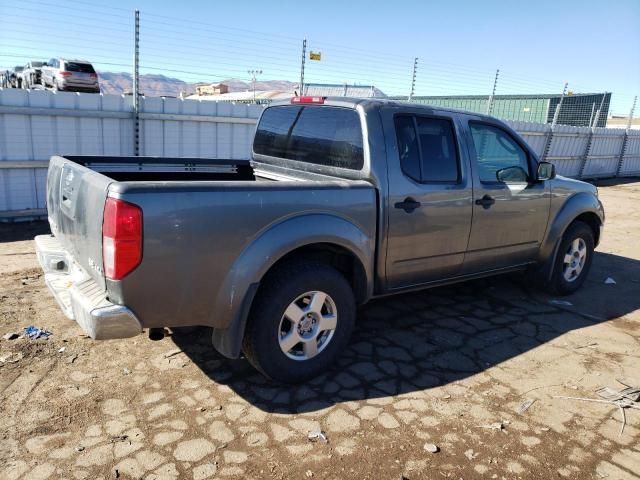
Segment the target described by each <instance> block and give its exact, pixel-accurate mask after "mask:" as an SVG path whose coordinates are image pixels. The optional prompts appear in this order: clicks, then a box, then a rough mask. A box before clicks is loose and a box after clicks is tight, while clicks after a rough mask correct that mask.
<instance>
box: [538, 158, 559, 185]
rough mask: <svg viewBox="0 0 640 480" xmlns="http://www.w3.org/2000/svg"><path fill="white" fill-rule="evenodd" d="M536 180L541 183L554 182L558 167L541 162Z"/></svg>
mask: <svg viewBox="0 0 640 480" xmlns="http://www.w3.org/2000/svg"><path fill="white" fill-rule="evenodd" d="M536 177H537V178H536V179H537V180H539V181H544V180H553V179H554V178H555V177H556V166H555V165H554V164H553V163H549V162H540V163H539V164H538V172H537V175H536Z"/></svg>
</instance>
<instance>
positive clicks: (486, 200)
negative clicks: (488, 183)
mask: <svg viewBox="0 0 640 480" xmlns="http://www.w3.org/2000/svg"><path fill="white" fill-rule="evenodd" d="M494 203H496V201H495V200H494V198H493V197H490V196H489V195H485V196H484V197H482V198H479V199H478V200H476V205H482V208H484V209H485V210H486V209H488V208H490V207H491V205H493V204H494Z"/></svg>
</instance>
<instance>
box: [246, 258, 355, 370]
mask: <svg viewBox="0 0 640 480" xmlns="http://www.w3.org/2000/svg"><path fill="white" fill-rule="evenodd" d="M354 322H355V299H354V295H353V291H352V290H351V286H350V285H349V283H348V282H347V281H346V279H345V278H344V277H343V276H342V274H341V273H340V272H338V271H337V270H335V269H334V268H332V267H330V266H328V265H325V264H322V263H315V262H301V263H292V264H287V265H283V266H282V267H280V268H278V270H277V271H275V272H273V273H272V274H269V275H268V276H267V277H266V278H265V279H264V281H263V282H262V286H261V288H260V291H259V292H258V295H257V297H256V300H255V302H254V304H253V307H252V309H251V315H250V318H249V323H248V325H247V330H246V332H245V336H244V340H243V351H244V353H245V355H246V357H247V359H248V360H249V362H250V363H251V364H252V365H253V366H254V367H255V368H256V369H258V370H259V371H260V372H262V373H263V374H264V375H265V376H267V377H269V378H271V379H273V380H276V381H279V382H285V383H299V382H303V381H305V380H308V379H310V378H313V377H315V376H317V375H319V374H321V373H323V372H325V371H327V370H328V369H329V368H330V367H331V365H332V364H333V362H334V361H335V359H336V358H337V357H338V355H339V354H340V352H342V351H343V350H344V348H345V347H346V345H347V343H348V341H349V338H350V336H351V332H352V330H353V324H354Z"/></svg>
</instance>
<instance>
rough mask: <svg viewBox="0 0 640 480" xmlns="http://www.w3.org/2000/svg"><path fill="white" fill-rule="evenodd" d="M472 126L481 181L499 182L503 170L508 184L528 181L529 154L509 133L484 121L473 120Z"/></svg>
mask: <svg viewBox="0 0 640 480" xmlns="http://www.w3.org/2000/svg"><path fill="white" fill-rule="evenodd" d="M469 126H470V127H471V136H472V138H473V145H474V147H475V150H476V162H477V165H478V176H479V177H480V181H481V182H485V183H491V182H497V181H498V172H500V171H502V173H503V175H504V178H505V181H506V182H507V183H508V182H510V181H511V182H526V181H527V179H528V177H529V163H528V159H527V153H526V152H525V151H524V150H523V149H522V147H521V146H520V145H518V143H516V141H515V140H514V139H513V138H511V136H510V135H509V134H508V133H507V132H505V131H504V130H502V129H501V128H498V127H494V126H492V125H486V124H482V123H470V124H469ZM514 167H515V168H514ZM518 167H519V168H518Z"/></svg>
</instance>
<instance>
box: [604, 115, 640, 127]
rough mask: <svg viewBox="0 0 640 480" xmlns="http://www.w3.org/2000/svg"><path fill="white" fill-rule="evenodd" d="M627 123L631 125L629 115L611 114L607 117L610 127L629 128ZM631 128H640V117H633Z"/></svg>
mask: <svg viewBox="0 0 640 480" xmlns="http://www.w3.org/2000/svg"><path fill="white" fill-rule="evenodd" d="M627 125H629V116H628V115H611V116H610V117H609V118H608V119H607V127H609V128H627ZM629 128H630V129H631V130H640V118H638V117H633V118H632V119H631V125H629Z"/></svg>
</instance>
